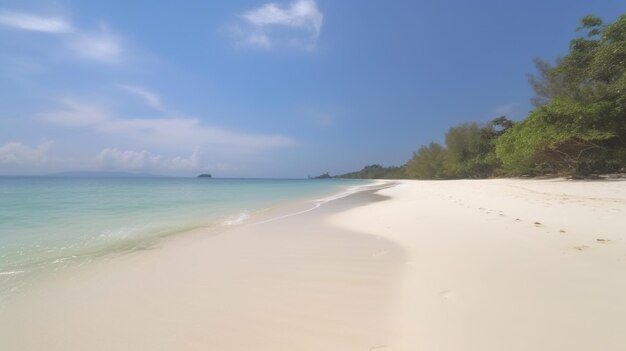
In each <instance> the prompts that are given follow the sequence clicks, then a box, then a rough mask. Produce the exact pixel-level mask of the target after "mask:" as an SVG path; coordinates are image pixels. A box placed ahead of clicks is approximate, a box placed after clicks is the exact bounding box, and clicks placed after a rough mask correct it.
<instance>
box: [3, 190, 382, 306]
mask: <svg viewBox="0 0 626 351" xmlns="http://www.w3.org/2000/svg"><path fill="white" fill-rule="evenodd" d="M382 184H383V182H379V181H369V182H367V183H366V184H362V185H350V186H345V187H344V189H343V190H342V191H340V192H327V193H326V194H324V195H321V196H322V197H318V196H317V195H315V196H311V195H307V196H305V195H302V196H298V197H294V198H293V199H288V200H282V201H279V202H275V201H274V202H273V203H268V204H265V205H263V206H259V207H254V208H242V209H239V210H237V211H236V212H234V213H233V214H229V215H224V216H221V217H216V218H212V219H211V220H210V221H209V222H206V223H196V221H194V222H190V223H189V224H183V223H178V224H177V228H170V229H167V230H164V231H159V233H158V234H148V235H142V236H139V237H135V238H127V239H124V240H120V241H114V242H109V243H103V244H101V245H100V246H93V247H87V248H84V249H83V250H80V251H75V252H71V253H67V254H65V255H62V256H61V255H57V256H50V257H39V258H37V259H36V260H32V261H31V262H28V263H25V264H20V265H15V266H7V267H4V268H5V270H3V271H0V309H1V308H2V304H3V302H4V300H6V299H8V298H11V295H13V293H15V292H16V291H20V290H23V289H24V288H27V287H28V286H29V285H30V284H32V283H33V282H35V283H36V281H37V279H38V278H39V277H40V276H44V277H45V276H46V275H49V274H50V272H51V271H55V272H56V271H59V270H65V269H68V268H71V267H72V266H75V265H84V264H89V263H90V262H92V261H94V260H99V259H111V258H115V257H117V256H123V255H127V254H133V253H134V252H138V251H143V250H151V249H155V248H160V247H163V246H165V245H167V244H168V242H169V241H170V240H175V239H176V238H177V237H180V236H186V235H196V234H197V233H201V235H210V236H213V235H219V234H221V233H223V232H225V231H229V230H231V229H233V228H237V227H238V226H241V225H249V224H252V223H254V222H255V221H256V222H259V221H266V220H267V221H271V220H274V219H280V217H283V216H284V217H290V216H293V215H297V214H299V213H300V212H301V213H305V212H308V211H310V210H314V209H315V208H317V207H319V206H320V205H322V204H324V203H326V202H329V201H332V200H334V199H340V198H342V197H345V196H349V195H351V194H353V193H356V192H359V191H364V190H367V189H373V188H378V187H379V186H381V185H382ZM274 217H277V218H274Z"/></svg>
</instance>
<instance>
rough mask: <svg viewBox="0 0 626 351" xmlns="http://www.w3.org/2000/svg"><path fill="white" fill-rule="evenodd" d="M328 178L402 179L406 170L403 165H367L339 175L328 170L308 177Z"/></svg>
mask: <svg viewBox="0 0 626 351" xmlns="http://www.w3.org/2000/svg"><path fill="white" fill-rule="evenodd" d="M330 178H343V179H403V178H406V172H405V168H404V166H402V167H393V166H392V167H383V166H381V165H378V164H375V165H369V166H365V167H363V169H361V170H360V171H356V172H350V173H344V174H340V175H335V176H331V175H330V174H328V172H326V173H324V174H322V175H319V176H317V177H309V179H330Z"/></svg>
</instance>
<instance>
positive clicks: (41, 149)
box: [0, 140, 53, 165]
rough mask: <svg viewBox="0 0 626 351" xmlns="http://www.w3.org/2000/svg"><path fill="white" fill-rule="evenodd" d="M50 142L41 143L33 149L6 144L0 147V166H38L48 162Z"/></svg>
mask: <svg viewBox="0 0 626 351" xmlns="http://www.w3.org/2000/svg"><path fill="white" fill-rule="evenodd" d="M52 144H53V142H52V141H51V140H48V141H43V142H41V143H40V144H39V145H37V146H35V147H30V146H28V145H25V144H23V143H20V142H15V141H13V142H8V143H6V144H4V145H2V146H0V164H14V165H40V164H42V163H45V162H47V161H48V152H49V150H50V148H51V147H52Z"/></svg>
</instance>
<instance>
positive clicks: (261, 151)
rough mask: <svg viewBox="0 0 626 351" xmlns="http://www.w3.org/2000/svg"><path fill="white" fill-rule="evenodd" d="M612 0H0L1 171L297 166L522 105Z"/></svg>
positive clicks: (349, 165)
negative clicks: (538, 76)
mask: <svg viewBox="0 0 626 351" xmlns="http://www.w3.org/2000/svg"><path fill="white" fill-rule="evenodd" d="M625 9H626V4H624V2H623V1H621V0H620V1H617V0H604V1H567V0H543V1H539V0H528V1H508V2H505V1H486V0H480V1H472V2H469V1H408V0H395V1H363V0H358V1H357V0H342V1H331V0H291V1H290V0H287V1H283V0H277V1H276V2H265V0H231V1H197V2H174V1H171V2H170V1H101V2H94V1H23V0H19V1H11V0H8V1H7V0H2V1H0V44H1V45H0V173H2V174H42V173H49V172H56V171H67V170H116V171H138V172H151V173H160V174H173V175H194V174H197V173H198V172H211V173H213V174H215V175H217V176H244V177H305V176H307V175H317V174H320V173H323V172H326V171H329V172H331V173H334V174H336V173H342V172H346V171H351V170H357V169H360V168H361V167H362V166H364V165H366V164H371V163H380V164H383V165H400V164H402V163H404V162H405V161H406V160H407V159H408V158H409V157H410V156H411V154H412V152H413V151H415V150H416V149H417V148H418V147H419V146H420V145H421V144H425V143H428V142H430V141H433V140H434V141H441V140H442V139H443V135H444V133H445V131H446V130H447V128H448V127H450V126H452V125H455V124H458V123H462V122H466V121H478V122H483V121H487V120H489V119H491V118H493V117H496V116H498V115H502V114H505V115H507V116H509V117H511V118H513V119H520V118H523V117H524V116H525V115H526V113H527V112H528V110H529V109H530V108H531V107H530V104H529V102H528V100H529V98H530V97H531V96H532V91H531V89H530V87H529V85H528V83H527V74H529V73H533V72H534V67H533V64H532V59H533V58H534V57H541V58H544V59H548V60H553V59H554V58H556V57H557V56H559V55H563V54H564V53H566V52H567V45H568V42H569V40H570V39H572V38H573V37H575V36H576V35H577V34H576V32H575V28H576V27H577V25H578V20H579V19H580V18H581V17H582V16H584V15H586V14H595V15H598V16H601V17H602V18H603V19H605V21H606V22H609V21H612V20H614V19H615V18H616V17H617V16H618V15H619V14H621V13H624V10H625Z"/></svg>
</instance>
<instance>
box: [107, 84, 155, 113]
mask: <svg viewBox="0 0 626 351" xmlns="http://www.w3.org/2000/svg"><path fill="white" fill-rule="evenodd" d="M118 86H119V88H120V89H122V90H124V91H126V92H128V93H131V94H133V95H135V96H138V97H140V98H142V99H143V100H144V101H145V102H146V104H148V105H149V106H152V107H154V108H157V109H161V108H162V106H161V99H160V98H159V96H158V95H157V94H155V93H153V92H151V91H149V90H148V89H145V88H140V87H137V86H133V85H125V84H120V85H118Z"/></svg>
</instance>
